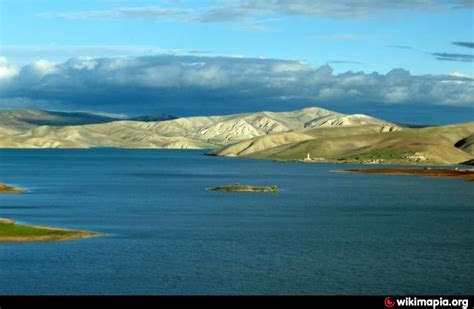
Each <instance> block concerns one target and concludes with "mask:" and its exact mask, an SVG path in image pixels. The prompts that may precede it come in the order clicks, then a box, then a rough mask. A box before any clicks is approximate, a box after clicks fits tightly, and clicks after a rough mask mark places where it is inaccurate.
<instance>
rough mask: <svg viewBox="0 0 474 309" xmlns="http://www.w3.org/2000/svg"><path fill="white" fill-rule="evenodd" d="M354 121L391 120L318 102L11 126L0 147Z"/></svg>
mask: <svg viewBox="0 0 474 309" xmlns="http://www.w3.org/2000/svg"><path fill="white" fill-rule="evenodd" d="M360 119H362V120H360ZM353 121H364V123H376V124H377V125H378V126H388V127H392V126H394V125H393V124H390V123H388V122H384V121H382V120H379V119H375V118H372V117H368V116H361V115H354V116H347V115H344V114H340V113H335V112H331V111H328V110H325V109H320V108H306V109H302V110H298V111H294V112H282V113H274V112H259V113H246V114H236V115H227V116H209V117H189V118H178V119H174V120H169V121H161V122H142V121H114V122H109V123H104V124H91V125H75V126H63V127H60V126H33V127H32V128H29V129H28V130H24V129H21V130H13V131H7V129H9V128H6V129H5V131H3V130H2V129H1V128H0V136H2V139H1V140H0V147H4V148H49V147H55V148H87V147H128V148H216V147H219V146H222V145H228V144H233V143H236V142H240V141H244V140H248V139H252V138H255V137H260V136H266V135H273V134H279V133H283V132H289V131H293V130H301V129H304V128H311V127H315V126H323V127H344V126H347V125H350V124H352V122H353ZM2 132H3V133H2Z"/></svg>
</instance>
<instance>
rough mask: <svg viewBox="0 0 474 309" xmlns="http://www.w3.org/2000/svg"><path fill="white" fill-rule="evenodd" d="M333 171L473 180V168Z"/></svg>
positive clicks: (338, 171) (336, 171) (337, 171)
mask: <svg viewBox="0 0 474 309" xmlns="http://www.w3.org/2000/svg"><path fill="white" fill-rule="evenodd" d="M331 172H334V173H361V174H381V175H400V176H410V175H415V176H425V177H437V178H455V179H464V180H467V181H469V182H474V170H473V169H462V170H459V169H432V168H371V169H351V170H333V171H331Z"/></svg>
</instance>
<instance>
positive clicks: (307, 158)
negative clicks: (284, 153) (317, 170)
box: [304, 152, 312, 161]
mask: <svg viewBox="0 0 474 309" xmlns="http://www.w3.org/2000/svg"><path fill="white" fill-rule="evenodd" d="M304 160H305V161H311V160H312V159H311V156H310V155H309V152H308V153H307V154H306V158H305V159H304Z"/></svg>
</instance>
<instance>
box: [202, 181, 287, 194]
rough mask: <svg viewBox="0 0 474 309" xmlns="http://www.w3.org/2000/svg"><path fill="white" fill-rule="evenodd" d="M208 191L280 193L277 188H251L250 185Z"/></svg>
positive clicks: (214, 188) (221, 187)
mask: <svg viewBox="0 0 474 309" xmlns="http://www.w3.org/2000/svg"><path fill="white" fill-rule="evenodd" d="M208 190H212V191H224V192H278V191H279V189H278V187H277V186H275V185H273V186H250V185H241V184H238V183H236V184H233V185H228V186H220V187H212V188H209V189H208Z"/></svg>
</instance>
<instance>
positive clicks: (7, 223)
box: [0, 219, 99, 242]
mask: <svg viewBox="0 0 474 309" xmlns="http://www.w3.org/2000/svg"><path fill="white" fill-rule="evenodd" d="M93 236H99V234H97V233H92V232H85V231H75V230H66V229H55V228H49V227H42V226H27V225H17V224H16V223H15V222H13V221H11V220H7V219H0V242H39V241H61V240H70V239H77V238H85V237H93Z"/></svg>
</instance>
